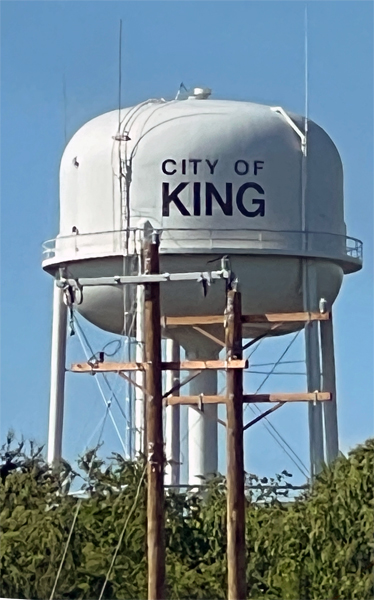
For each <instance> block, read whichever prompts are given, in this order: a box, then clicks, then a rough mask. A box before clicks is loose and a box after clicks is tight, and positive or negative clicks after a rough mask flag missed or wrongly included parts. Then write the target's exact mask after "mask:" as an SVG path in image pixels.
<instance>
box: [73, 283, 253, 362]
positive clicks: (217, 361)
mask: <svg viewBox="0 0 374 600" xmlns="http://www.w3.org/2000/svg"><path fill="white" fill-rule="evenodd" d="M149 285H151V284H149ZM152 285H153V284H152ZM151 363H152V361H147V362H144V363H137V362H124V363H116V362H101V363H100V362H96V363H73V364H72V365H71V368H70V371H71V372H72V373H120V372H121V371H147V370H148V369H149V368H150V367H151ZM160 368H161V370H162V371H176V370H180V371H203V370H204V369H212V370H225V369H246V368H248V361H247V360H242V359H241V360H230V361H226V360H181V361H180V362H173V361H172V362H161V363H160Z"/></svg>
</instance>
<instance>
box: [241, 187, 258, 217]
mask: <svg viewBox="0 0 374 600" xmlns="http://www.w3.org/2000/svg"><path fill="white" fill-rule="evenodd" d="M249 189H253V190H256V192H257V193H258V194H264V193H265V192H264V190H263V188H262V187H261V186H260V185H258V184H257V183H252V182H249V183H244V184H243V185H241V186H240V188H239V189H238V192H237V194H236V205H237V207H238V209H239V210H240V212H241V213H242V215H244V216H245V217H257V216H259V217H264V216H265V200H264V198H256V199H255V198H254V199H253V200H252V204H254V205H257V206H258V208H257V209H256V210H247V208H246V207H245V206H244V193H245V192H246V191H247V190H249Z"/></svg>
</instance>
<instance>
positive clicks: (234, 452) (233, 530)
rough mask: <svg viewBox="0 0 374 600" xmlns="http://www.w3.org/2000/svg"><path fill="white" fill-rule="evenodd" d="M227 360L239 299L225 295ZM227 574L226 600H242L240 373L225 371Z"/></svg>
mask: <svg viewBox="0 0 374 600" xmlns="http://www.w3.org/2000/svg"><path fill="white" fill-rule="evenodd" d="M225 317H226V322H225V329H226V331H225V340H226V352H227V355H226V357H227V360H231V359H241V358H242V354H243V353H242V323H241V297H240V293H239V292H237V291H236V290H230V291H228V293H227V305H226V313H225ZM226 406H227V424H226V429H227V570H228V596H227V597H228V600H245V598H246V597H247V596H246V549H245V494H244V451H243V371H242V369H230V368H228V369H227V399H226Z"/></svg>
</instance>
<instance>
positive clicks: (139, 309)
mask: <svg viewBox="0 0 374 600" xmlns="http://www.w3.org/2000/svg"><path fill="white" fill-rule="evenodd" d="M135 360H136V362H139V363H142V362H144V360H145V355H144V286H143V285H138V286H137V288H136V350H135ZM135 381H136V383H137V384H138V386H139V387H138V386H137V387H135V427H134V429H135V436H134V437H135V456H139V454H144V455H145V454H146V439H147V433H146V422H147V421H146V414H145V412H146V410H145V409H146V404H147V399H146V398H145V397H144V396H145V394H144V389H145V374H144V371H137V372H136V374H135ZM130 427H131V428H132V424H131V425H130Z"/></svg>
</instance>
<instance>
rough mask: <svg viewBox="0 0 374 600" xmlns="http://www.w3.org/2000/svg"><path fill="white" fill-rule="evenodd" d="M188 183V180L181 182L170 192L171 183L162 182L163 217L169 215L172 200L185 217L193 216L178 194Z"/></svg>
mask: <svg viewBox="0 0 374 600" xmlns="http://www.w3.org/2000/svg"><path fill="white" fill-rule="evenodd" d="M188 183H189V182H188V181H187V182H185V183H180V184H179V185H177V187H176V188H175V189H174V190H173V191H172V192H169V183H167V182H163V184H162V216H163V217H168V216H169V215H170V204H171V202H174V204H175V206H176V207H177V209H178V210H179V212H180V213H181V214H182V215H183V216H184V217H190V216H191V214H190V213H189V212H188V210H187V208H186V207H185V206H184V204H183V203H182V202H181V200H180V198H179V197H178V194H180V193H181V191H182V190H184V188H185V187H187V186H188Z"/></svg>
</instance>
